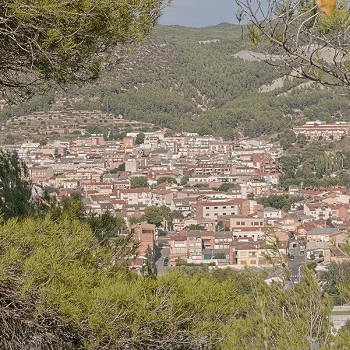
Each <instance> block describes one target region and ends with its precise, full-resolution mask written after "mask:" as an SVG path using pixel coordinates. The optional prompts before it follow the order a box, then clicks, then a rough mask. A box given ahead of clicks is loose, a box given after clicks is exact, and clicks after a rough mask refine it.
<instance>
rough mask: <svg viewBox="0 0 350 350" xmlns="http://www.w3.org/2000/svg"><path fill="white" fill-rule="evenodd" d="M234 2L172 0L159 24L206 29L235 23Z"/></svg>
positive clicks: (235, 6) (220, 0)
mask: <svg viewBox="0 0 350 350" xmlns="http://www.w3.org/2000/svg"><path fill="white" fill-rule="evenodd" d="M237 9H238V7H237V5H236V2H235V0H173V3H172V5H171V7H167V8H165V10H164V13H163V16H162V17H161V18H160V21H159V23H160V24H167V25H170V24H178V25H181V26H185V27H206V26H211V25H216V24H219V23H223V22H228V23H237V19H236V16H235V14H236V12H237Z"/></svg>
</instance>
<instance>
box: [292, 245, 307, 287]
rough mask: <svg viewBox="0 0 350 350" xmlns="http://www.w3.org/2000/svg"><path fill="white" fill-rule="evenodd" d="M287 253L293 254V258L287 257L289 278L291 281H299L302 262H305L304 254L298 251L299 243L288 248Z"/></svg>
mask: <svg viewBox="0 0 350 350" xmlns="http://www.w3.org/2000/svg"><path fill="white" fill-rule="evenodd" d="M289 254H290V255H293V256H294V260H290V259H288V267H289V269H290V271H291V280H292V282H293V283H297V282H300V280H301V277H302V274H303V267H302V266H303V264H304V263H306V255H305V254H304V253H303V254H301V253H300V245H299V244H297V246H296V247H294V248H293V247H292V248H290V249H289Z"/></svg>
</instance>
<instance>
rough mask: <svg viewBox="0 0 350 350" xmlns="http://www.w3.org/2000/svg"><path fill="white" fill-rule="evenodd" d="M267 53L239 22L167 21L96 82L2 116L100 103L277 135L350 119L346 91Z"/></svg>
mask: <svg viewBox="0 0 350 350" xmlns="http://www.w3.org/2000/svg"><path fill="white" fill-rule="evenodd" d="M252 57H253V58H254V59H252ZM259 57H261V56H259V54H258V53H257V48H255V47H254V46H252V45H250V44H249V42H248V41H247V36H246V35H245V28H243V27H240V26H238V25H233V24H228V23H222V24H219V25H217V26H211V27H205V28H186V27H181V26H162V25H159V26H157V27H156V28H155V29H154V31H153V32H152V33H151V35H150V36H149V37H148V39H147V40H146V41H145V42H144V44H143V45H142V46H140V47H139V48H138V49H137V50H136V51H135V52H132V53H130V55H128V56H126V57H119V58H118V65H117V66H116V67H106V69H105V71H104V72H103V74H102V76H101V78H100V79H99V80H98V81H97V82H95V83H94V84H89V85H84V86H74V87H68V88H66V89H65V90H64V91H59V92H57V91H56V92H49V93H47V94H45V95H42V96H35V97H34V98H33V99H31V100H29V101H27V102H25V103H23V104H21V105H18V106H12V107H5V108H3V110H2V111H1V113H0V118H1V120H2V121H3V122H6V121H7V120H9V119H11V118H12V119H13V118H15V117H18V116H26V115H29V114H30V113H32V112H39V111H49V110H52V109H55V110H58V109H59V108H60V110H61V112H62V113H66V112H65V110H67V108H68V110H69V111H82V110H89V111H94V110H95V111H98V112H100V111H101V112H103V113H106V114H107V115H108V114H112V115H114V116H119V115H120V116H123V118H125V119H130V120H135V121H139V122H143V123H153V124H155V125H157V126H158V127H161V128H169V129H172V130H174V131H180V130H184V131H192V132H198V133H199V134H201V135H204V134H213V135H216V136H223V137H225V138H233V137H238V136H241V135H245V136H251V137H256V136H261V135H271V134H273V133H276V132H281V131H283V130H284V129H286V128H290V127H291V126H293V125H295V124H300V123H303V122H304V121H305V120H314V119H322V120H324V121H326V122H332V121H334V120H349V117H350V114H349V113H350V112H349V102H348V99H347V97H346V91H343V90H341V89H332V90H328V89H322V88H321V87H320V86H318V85H316V84H305V80H302V79H300V78H298V77H294V78H293V79H285V78H283V77H282V76H281V74H280V73H279V72H278V70H276V69H275V68H274V67H272V66H269V65H267V64H265V63H264V62H261V61H260V60H259V59H257V58H259ZM276 59H278V55H277V54H276ZM344 94H345V95H344ZM58 107H59V108H58ZM85 119H86V118H85ZM67 120H69V116H68V115H67ZM68 122H69V121H68ZM22 123H23V121H22ZM91 123H92V122H90V121H89V120H87V121H86V122H85V123H84V124H83V125H81V126H80V127H81V129H83V128H84V127H86V126H84V125H88V124H91ZM112 124H113V123H112ZM108 125H110V123H108ZM35 128H39V129H40V125H37V126H35ZM39 129H38V130H39ZM38 130H36V131H38ZM4 133H15V130H13V129H12V128H11V127H10V130H8V129H6V130H4ZM82 133H83V132H82Z"/></svg>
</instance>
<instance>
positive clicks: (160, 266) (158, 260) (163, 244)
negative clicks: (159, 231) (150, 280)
mask: <svg viewBox="0 0 350 350" xmlns="http://www.w3.org/2000/svg"><path fill="white" fill-rule="evenodd" d="M166 257H168V258H170V248H169V237H167V236H162V237H158V245H157V248H156V249H155V254H154V260H155V264H156V267H157V272H158V275H161V274H163V273H164V272H166V271H167V270H168V269H169V267H170V261H169V264H168V266H164V259H165V258H166Z"/></svg>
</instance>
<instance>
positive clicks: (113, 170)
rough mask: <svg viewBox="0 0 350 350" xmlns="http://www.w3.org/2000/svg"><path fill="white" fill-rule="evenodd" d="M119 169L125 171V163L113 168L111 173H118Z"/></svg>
mask: <svg viewBox="0 0 350 350" xmlns="http://www.w3.org/2000/svg"><path fill="white" fill-rule="evenodd" d="M119 171H125V163H122V164H120V165H119V166H118V167H117V168H114V169H112V170H111V171H110V173H111V174H117V173H118V172H119Z"/></svg>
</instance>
